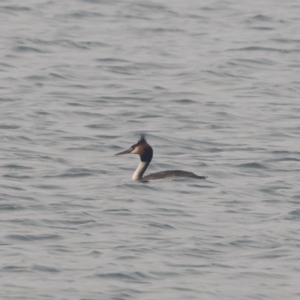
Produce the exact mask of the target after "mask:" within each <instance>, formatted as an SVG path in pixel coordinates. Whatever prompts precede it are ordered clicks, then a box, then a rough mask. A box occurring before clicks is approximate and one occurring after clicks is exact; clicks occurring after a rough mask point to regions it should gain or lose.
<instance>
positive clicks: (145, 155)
mask: <svg viewBox="0 0 300 300" xmlns="http://www.w3.org/2000/svg"><path fill="white" fill-rule="evenodd" d="M124 154H138V155H139V156H140V163H139V165H138V167H137V168H136V170H135V172H134V173H133V175H132V179H133V180H139V181H148V180H155V179H164V178H170V177H189V178H195V179H205V178H207V177H206V176H198V175H196V174H194V173H192V172H186V171H181V170H168V171H162V172H156V173H152V174H149V175H146V176H143V175H144V173H145V171H146V170H147V168H148V166H149V164H150V162H151V160H152V157H153V149H152V147H151V146H150V145H149V144H148V143H147V141H146V138H145V135H144V134H142V135H141V138H140V140H139V141H138V142H137V143H136V144H134V145H132V146H131V147H130V148H129V149H127V150H125V151H121V152H119V153H116V154H115V155H124Z"/></svg>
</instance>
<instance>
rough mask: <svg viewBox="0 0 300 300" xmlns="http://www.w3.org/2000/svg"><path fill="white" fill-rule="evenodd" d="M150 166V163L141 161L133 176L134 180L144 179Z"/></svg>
mask: <svg viewBox="0 0 300 300" xmlns="http://www.w3.org/2000/svg"><path fill="white" fill-rule="evenodd" d="M149 164H150V161H140V163H139V165H138V167H137V168H136V170H135V172H134V173H133V175H132V179H133V180H141V179H143V174H144V173H145V171H146V169H147V168H148V166H149Z"/></svg>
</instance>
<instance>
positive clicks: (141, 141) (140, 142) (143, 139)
mask: <svg viewBox="0 0 300 300" xmlns="http://www.w3.org/2000/svg"><path fill="white" fill-rule="evenodd" d="M144 143H147V141H146V138H145V135H144V134H142V135H141V138H140V139H139V141H138V142H137V143H136V144H134V145H132V146H131V148H135V147H137V146H139V145H142V144H144Z"/></svg>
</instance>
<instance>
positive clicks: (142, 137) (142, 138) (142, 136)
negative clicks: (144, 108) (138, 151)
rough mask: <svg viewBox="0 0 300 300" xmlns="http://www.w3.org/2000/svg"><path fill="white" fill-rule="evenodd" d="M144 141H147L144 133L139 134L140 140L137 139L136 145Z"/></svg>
mask: <svg viewBox="0 0 300 300" xmlns="http://www.w3.org/2000/svg"><path fill="white" fill-rule="evenodd" d="M144 143H147V141H146V138H145V135H144V134H141V138H140V140H139V141H138V145H140V144H144Z"/></svg>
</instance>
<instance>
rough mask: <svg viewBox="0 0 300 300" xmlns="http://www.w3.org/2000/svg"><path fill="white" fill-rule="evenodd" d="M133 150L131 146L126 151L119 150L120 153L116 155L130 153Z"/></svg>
mask: <svg viewBox="0 0 300 300" xmlns="http://www.w3.org/2000/svg"><path fill="white" fill-rule="evenodd" d="M131 151H132V149H131V148H129V149H128V150H125V151H122V152H119V153H117V154H115V155H123V154H128V153H130V152H131Z"/></svg>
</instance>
